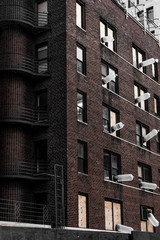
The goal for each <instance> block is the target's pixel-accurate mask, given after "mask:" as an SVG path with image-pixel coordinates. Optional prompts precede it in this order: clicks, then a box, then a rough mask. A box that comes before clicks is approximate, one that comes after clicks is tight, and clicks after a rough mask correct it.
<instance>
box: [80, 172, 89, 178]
mask: <svg viewBox="0 0 160 240" xmlns="http://www.w3.org/2000/svg"><path fill="white" fill-rule="evenodd" d="M78 174H79V175H82V176H85V177H88V174H87V173H82V172H78Z"/></svg>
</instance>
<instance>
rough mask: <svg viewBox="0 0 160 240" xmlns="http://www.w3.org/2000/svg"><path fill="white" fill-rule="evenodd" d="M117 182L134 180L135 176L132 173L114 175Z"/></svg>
mask: <svg viewBox="0 0 160 240" xmlns="http://www.w3.org/2000/svg"><path fill="white" fill-rule="evenodd" d="M114 178H115V180H116V181H117V182H123V181H124V182H128V181H133V179H134V176H133V175H132V174H121V175H117V176H115V177H114Z"/></svg>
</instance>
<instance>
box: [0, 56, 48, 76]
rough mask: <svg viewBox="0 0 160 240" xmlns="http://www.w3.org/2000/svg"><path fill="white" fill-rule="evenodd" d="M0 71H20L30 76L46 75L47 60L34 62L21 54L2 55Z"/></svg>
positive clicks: (0, 57)
mask: <svg viewBox="0 0 160 240" xmlns="http://www.w3.org/2000/svg"><path fill="white" fill-rule="evenodd" d="M0 70H20V71H24V72H28V73H31V74H40V75H44V74H48V60H47V59H45V60H41V61H40V60H39V61H38V60H34V59H32V58H31V57H25V56H22V55H21V54H16V53H15V54H14V53H12V54H2V55H1V56H0Z"/></svg>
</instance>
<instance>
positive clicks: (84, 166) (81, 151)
mask: <svg viewBox="0 0 160 240" xmlns="http://www.w3.org/2000/svg"><path fill="white" fill-rule="evenodd" d="M78 172H82V173H86V174H87V173H88V160H87V143H86V142H82V141H78Z"/></svg>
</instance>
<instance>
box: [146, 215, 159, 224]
mask: <svg viewBox="0 0 160 240" xmlns="http://www.w3.org/2000/svg"><path fill="white" fill-rule="evenodd" d="M148 220H149V221H150V222H151V223H152V225H153V226H154V227H158V226H159V221H158V220H157V219H156V218H155V217H154V216H153V214H152V213H149V214H148Z"/></svg>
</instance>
